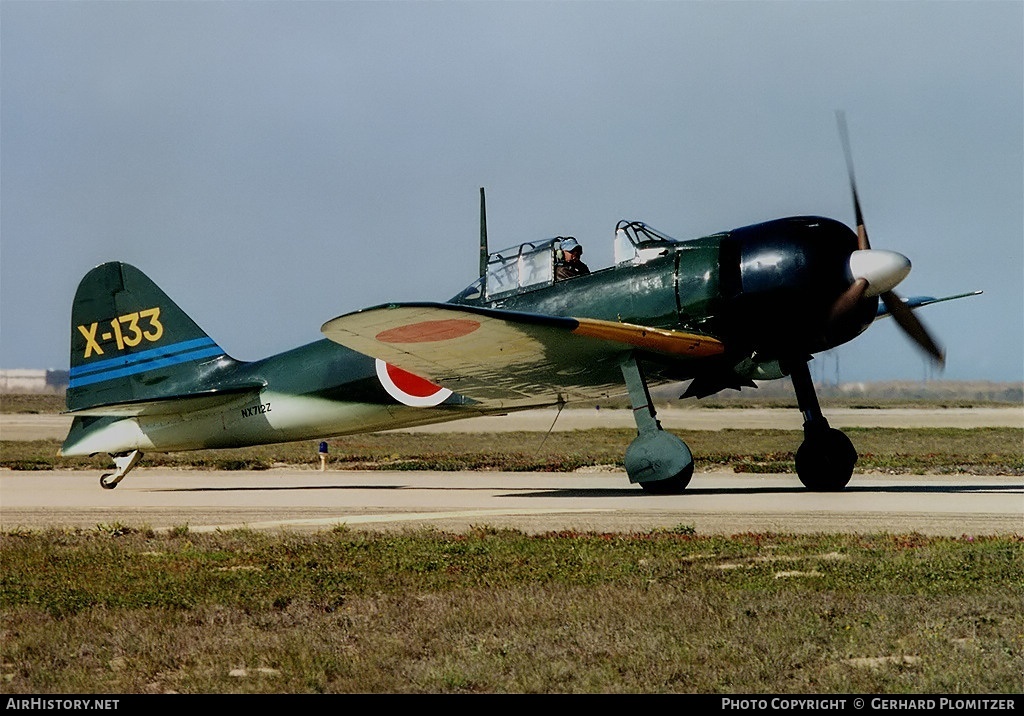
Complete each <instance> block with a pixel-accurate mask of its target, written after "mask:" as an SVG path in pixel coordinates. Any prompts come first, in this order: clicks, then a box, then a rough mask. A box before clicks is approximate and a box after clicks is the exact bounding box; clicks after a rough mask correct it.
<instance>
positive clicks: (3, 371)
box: [0, 368, 69, 393]
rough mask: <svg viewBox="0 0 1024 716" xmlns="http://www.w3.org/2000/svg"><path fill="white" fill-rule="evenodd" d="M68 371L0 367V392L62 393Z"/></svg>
mask: <svg viewBox="0 0 1024 716" xmlns="http://www.w3.org/2000/svg"><path fill="white" fill-rule="evenodd" d="M68 379H69V376H68V371H66V370H40V369H36V368H0V393H63V392H64V391H65V390H66V389H67V387H68Z"/></svg>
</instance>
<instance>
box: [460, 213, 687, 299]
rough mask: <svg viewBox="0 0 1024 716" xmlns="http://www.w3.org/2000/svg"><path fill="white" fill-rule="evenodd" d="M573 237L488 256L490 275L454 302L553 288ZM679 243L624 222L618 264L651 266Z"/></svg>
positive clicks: (617, 234)
mask: <svg viewBox="0 0 1024 716" xmlns="http://www.w3.org/2000/svg"><path fill="white" fill-rule="evenodd" d="M573 238H574V237H572V236H556V237H554V238H551V239H544V240H542V241H530V242H526V243H523V244H518V245H516V246H510V247H509V248H507V249H502V250H501V251H495V252H494V253H491V254H489V255H488V257H487V272H486V274H485V275H484V276H481V277H480V278H478V279H477V280H476V281H474V282H473V283H472V284H471V285H470V286H468V287H466V289H465V290H463V291H462V292H461V293H459V295H458V296H456V297H455V298H453V299H452V300H453V301H456V302H462V301H479V300H488V301H489V300H493V299H496V298H501V297H503V296H506V295H509V294H513V293H521V292H523V291H530V290H533V289H536V288H540V287H542V286H550V285H551V284H553V283H554V281H555V265H556V263H557V262H558V261H560V260H561V256H560V255H559V254H560V248H559V247H560V245H561V244H562V242H563V241H565V240H567V239H573ZM678 243H679V242H678V241H677V240H676V239H673V238H672V237H670V236H668V235H666V234H663V233H661V232H659V231H657V230H656V229H653V228H651V227H650V226H648V225H647V224H645V223H643V222H642V221H625V220H623V221H620V222H619V223H618V224H617V225H616V227H615V265H616V267H618V266H626V265H636V264H643V263H647V262H648V261H650V260H651V259H654V258H656V257H658V256H664V255H665V254H667V253H668V252H669V251H670V250H671V249H672V247H673V246H675V245H676V244H678Z"/></svg>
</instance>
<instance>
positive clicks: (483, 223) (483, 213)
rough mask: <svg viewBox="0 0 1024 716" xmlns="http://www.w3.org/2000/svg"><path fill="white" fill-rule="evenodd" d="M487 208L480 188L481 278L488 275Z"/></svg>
mask: <svg viewBox="0 0 1024 716" xmlns="http://www.w3.org/2000/svg"><path fill="white" fill-rule="evenodd" d="M487 257H488V252H487V206H486V204H485V202H484V188H483V187H480V276H481V278H482V277H484V276H486V275H487Z"/></svg>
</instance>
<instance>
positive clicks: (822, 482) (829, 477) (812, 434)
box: [789, 361, 857, 492]
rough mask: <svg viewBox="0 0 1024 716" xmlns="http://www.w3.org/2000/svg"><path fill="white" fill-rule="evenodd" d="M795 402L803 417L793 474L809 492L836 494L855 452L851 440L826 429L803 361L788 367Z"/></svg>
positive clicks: (843, 484)
mask: <svg viewBox="0 0 1024 716" xmlns="http://www.w3.org/2000/svg"><path fill="white" fill-rule="evenodd" d="M789 369H790V370H789V377H790V379H791V380H792V381H793V388H794V390H795V391H796V402H797V405H798V406H799V407H800V412H801V413H803V415H804V441H803V443H801V445H800V448H799V449H798V450H797V452H796V474H797V476H798V477H799V478H800V482H802V483H803V484H804V487H806V488H807V489H808V490H813V491H815V492H837V491H839V490H842V489H843V488H844V487H846V483H848V482H849V481H850V477H851V476H852V475H853V466H854V465H856V464H857V450H856V449H855V448H854V447H853V443H851V442H850V438H848V437H846V434H845V433H843V432H842V431H840V430H836V429H835V428H831V427H829V424H828V420H826V419H825V416H824V415H822V413H821V407H820V406H819V405H818V396H817V395H815V393H814V383H812V382H811V372H810V371H809V370H808V369H807V363H806V361H796V362H794V363H792V364H790V365H789Z"/></svg>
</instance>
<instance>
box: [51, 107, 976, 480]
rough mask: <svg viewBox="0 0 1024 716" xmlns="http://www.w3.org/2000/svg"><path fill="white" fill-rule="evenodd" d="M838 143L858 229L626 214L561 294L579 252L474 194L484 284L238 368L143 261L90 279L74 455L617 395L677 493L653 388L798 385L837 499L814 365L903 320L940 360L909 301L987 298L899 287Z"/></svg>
mask: <svg viewBox="0 0 1024 716" xmlns="http://www.w3.org/2000/svg"><path fill="white" fill-rule="evenodd" d="M840 129H841V136H842V139H843V146H844V149H845V150H846V159H847V166H848V169H849V176H850V187H851V190H852V193H853V203H854V209H855V213H856V220H857V229H856V232H854V231H852V230H851V229H850V228H848V227H847V226H846V225H844V224H842V223H840V222H838V221H835V220H832V219H827V218H822V217H815V216H800V217H789V218H782V219H777V220H774V221H768V222H765V223H760V224H755V225H752V226H746V227H743V228H738V229H734V230H732V231H726V232H723V233H719V234H715V235H712V236H705V237H702V238H697V239H693V240H688V241H678V240H675V239H673V238H671V237H669V236H667V235H665V234H663V233H660V232H658V231H656V230H655V229H653V228H651V227H650V226H647V225H646V224H644V223H641V222H627V221H623V222H620V223H619V224H618V226H617V227H616V230H615V238H614V241H615V245H614V249H615V250H614V256H615V265H614V266H612V267H610V268H604V269H601V270H598V271H594V272H593V273H588V274H586V275H581V276H577V277H573V278H568V279H565V280H557V278H556V277H557V274H558V268H559V263H560V262H561V261H562V260H563V259H564V256H563V255H562V254H563V251H564V249H563V245H571V244H575V242H574V241H573V242H568V241H567V237H557V238H553V239H548V240H544V241H536V242H530V243H523V244H520V245H518V246H515V247H512V248H510V249H507V250H504V251H498V252H495V253H491V252H489V251H488V248H487V228H486V212H485V207H484V192H483V189H481V190H480V239H481V240H480V275H479V278H478V279H477V280H476V281H475V282H474V283H473V284H472V285H470V286H469V287H467V288H466V289H465V290H463V291H462V292H460V293H459V294H458V295H456V296H455V297H453V298H452V299H450V300H449V301H447V302H436V303H400V304H388V305H382V306H377V307H374V308H368V309H365V310H362V311H357V312H355V313H349V314H346V315H343V316H340V317H338V318H334V319H332V320H329V321H327V322H326V323H324V324H323V327H322V332H323V334H324V335H325V336H326V339H322V340H320V341H317V342H315V343H311V344H308V345H305V346H301V347H299V348H295V349H293V350H290V351H287V352H285V353H281V354H279V355H274V356H271V357H269V358H265V359H263V360H257V361H252V362H245V361H239V360H235V359H233V358H231V357H230V356H229V355H227V354H226V353H225V352H224V350H223V349H221V348H220V347H219V346H218V345H217V343H216V342H215V341H214V340H213V339H212V338H210V337H209V336H208V335H207V334H206V333H204V332H203V331H202V329H200V328H199V326H197V325H196V324H195V323H194V322H193V321H192V319H190V318H189V317H188V316H187V315H186V314H185V313H184V312H183V311H182V310H181V309H180V308H179V307H178V306H177V305H175V303H174V302H173V301H171V299H169V298H168V297H167V295H166V294H164V292H163V291H161V290H160V289H159V288H158V287H157V286H156V284H154V283H153V282H152V281H151V280H150V279H149V278H147V277H146V276H145V275H144V274H143V273H142V272H141V271H139V270H138V269H136V268H134V267H132V266H129V265H127V264H124V263H119V262H111V263H106V264H103V265H101V266H98V267H96V268H95V269H93V270H92V271H90V272H89V273H88V274H86V276H85V278H84V279H83V280H82V282H81V284H80V285H79V287H78V292H77V294H76V295H75V300H74V304H73V307H72V314H71V377H70V384H69V388H68V391H67V407H68V411H69V412H70V414H71V415H73V416H74V420H73V422H72V426H71V429H70V432H69V434H68V436H67V439H66V440H65V441H64V444H63V447H62V454H64V455H93V454H97V453H104V452H105V453H109V454H110V455H111V456H112V457H113V459H114V463H115V465H116V471H115V472H113V473H107V474H104V475H103V476H102V477H101V478H100V484H101V485H102V486H103V487H104V488H107V489H111V488H113V487H115V486H116V485H117V484H118V483H119V482H120V481H121V480H122V479H123V478H124V477H125V475H126V474H128V472H129V471H130V470H131V469H132V468H133V467H134V466H135V465H136V464H137V463H138V461H139V459H140V458H141V457H142V454H143V453H144V452H154V451H155V452H167V451H179V450H194V449H200V448H228V447H243V446H249V445H260V444H267V443H279V442H288V441H297V440H320V439H322V438H326V437H330V436H337V435H345V434H353V433H363V432H373V431H378V430H390V429H395V428H404V427H411V426H416V425H424V424H428V423H437V422H443V421H449V420H458V419H461V418H466V417H471V416H477V415H493V414H502V413H508V412H511V411H516V410H522V409H527V408H537V407H541V406H563V405H565V404H569V403H574V402H588V403H592V402H593V401H594V400H595V399H598V398H603V397H607V396H610V395H614V394H616V393H623V392H626V393H628V395H629V398H630V400H631V402H632V406H633V414H634V416H635V418H636V426H637V437H636V439H635V440H634V441H633V442H632V443H631V444H630V445H629V447H628V449H627V450H626V454H625V468H626V472H627V473H628V475H629V480H630V482H633V483H639V484H640V486H641V487H642V488H643V489H644V490H645V491H647V492H652V493H659V494H667V493H677V492H680V491H681V490H683V489H684V488H685V487H686V485H687V484H688V482H689V480H690V477H691V475H692V474H693V457H692V455H691V453H690V449H689V448H688V447H687V445H686V443H684V442H683V441H682V440H680V439H679V438H678V437H677V436H675V435H673V434H671V433H668V432H665V431H664V430H662V428H661V425H660V423H659V422H658V419H657V415H656V413H655V409H654V405H653V403H652V401H651V397H650V393H649V391H648V386H649V385H652V384H666V383H674V382H680V381H689V384H688V387H687V388H686V391H685V393H684V394H683V395H682V396H681V397H695V398H701V397H704V396H708V395H711V394H714V393H717V392H718V391H720V390H723V389H726V388H732V389H739V388H741V387H743V386H755V383H754V381H755V380H769V379H777V378H783V377H786V376H789V378H790V379H791V380H792V383H793V387H794V388H795V391H796V397H797V401H798V405H799V408H800V410H801V412H802V413H803V416H804V441H803V443H802V445H801V446H800V448H799V450H798V452H797V454H796V470H797V474H798V475H799V478H800V480H801V482H802V483H803V484H804V485H805V486H806V487H807V488H809V489H811V490H841V489H842V488H843V487H844V486H845V485H846V484H847V482H848V481H849V480H850V477H851V475H852V473H853V468H854V464H855V463H856V460H857V453H856V450H855V449H854V447H853V445H852V444H851V442H850V440H849V438H847V436H846V435H845V434H843V433H842V432H840V431H839V430H836V429H834V428H831V427H829V424H828V421H827V420H826V418H825V416H824V415H823V414H822V411H821V409H820V407H819V404H818V400H817V397H816V395H815V391H814V387H813V384H812V382H811V377H810V372H809V370H808V367H807V363H808V361H809V360H810V359H811V357H812V356H813V354H815V353H818V352H820V351H825V350H828V349H830V348H834V347H835V346H838V345H841V344H843V343H846V342H847V341H850V340H851V339H853V338H854V337H856V336H858V335H859V334H860V333H862V332H863V331H864V330H866V329H867V328H868V326H870V325H871V324H872V323H873V322H874V321H875V320H877V319H879V318H880V317H884V316H891V317H892V318H894V319H895V320H896V322H897V323H898V324H899V325H900V326H901V327H902V328H903V330H904V331H905V332H906V333H907V334H908V335H909V336H910V338H911V339H913V341H914V342H915V343H916V344H918V345H919V346H920V347H921V348H922V349H923V350H924V351H926V352H927V353H928V354H929V355H930V356H931V358H932V359H933V360H934V361H935V362H937V363H939V364H941V363H942V361H943V352H942V350H941V349H940V348H939V347H938V346H937V345H936V343H935V341H934V340H933V339H932V338H931V337H930V336H929V334H928V333H927V331H926V330H925V329H924V328H923V326H922V325H921V324H920V322H919V321H918V320H917V318H916V317H915V316H914V314H913V312H912V309H914V308H917V307H919V306H923V305H926V304H929V303H935V302H937V301H944V300H950V299H953V298H960V297H962V296H968V295H974V294H960V295H958V296H949V297H946V298H940V299H936V298H931V297H918V298H912V299H908V300H904V299H901V298H900V297H898V296H897V295H896V294H894V293H893V288H894V287H895V286H896V285H897V284H898V283H899V282H900V281H901V280H902V279H903V278H904V277H905V276H906V275H907V273H908V272H909V271H910V261H909V260H908V259H907V258H906V257H905V256H903V255H901V254H898V253H895V252H892V251H885V250H879V249H873V248H871V246H870V244H869V242H868V235H867V231H866V229H865V227H864V220H863V217H862V214H861V208H860V202H859V200H858V198H857V191H856V186H855V183H854V178H853V170H852V163H851V162H850V154H849V146H848V140H847V139H846V132H845V127H844V125H843V124H842V122H841V123H840ZM975 293H980V292H975Z"/></svg>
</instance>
